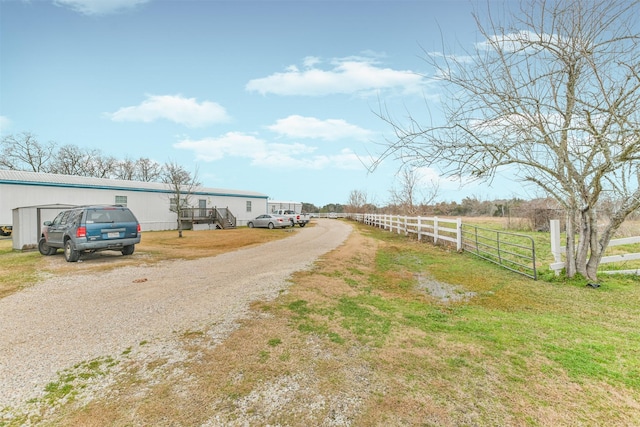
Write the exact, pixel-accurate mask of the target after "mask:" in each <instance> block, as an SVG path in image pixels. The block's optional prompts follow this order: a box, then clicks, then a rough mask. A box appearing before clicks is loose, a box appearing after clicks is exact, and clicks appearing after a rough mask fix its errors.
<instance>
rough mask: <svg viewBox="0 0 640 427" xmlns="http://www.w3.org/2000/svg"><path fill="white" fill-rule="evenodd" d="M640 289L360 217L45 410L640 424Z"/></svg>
mask: <svg viewBox="0 0 640 427" xmlns="http://www.w3.org/2000/svg"><path fill="white" fill-rule="evenodd" d="M416 270H419V272H420V273H421V274H425V275H429V276H430V277H433V278H434V279H437V280H441V281H446V282H449V283H452V284H457V285H461V286H463V287H464V288H465V289H467V290H470V291H473V292H476V293H477V294H478V296H477V297H476V298H474V299H473V300H471V301H469V302H465V303H459V304H443V303H442V302H441V301H439V300H437V299H435V298H432V297H430V296H429V295H427V294H425V293H423V292H418V291H416V289H415V288H414V287H412V286H411V285H412V277H413V275H414V274H415V272H416ZM639 296H640V292H639V291H638V286H637V284H635V285H633V284H631V285H629V284H620V283H616V282H609V283H608V284H606V283H605V286H603V289H600V290H598V291H592V290H588V289H585V288H583V287H576V286H568V285H565V286H561V285H557V284H549V283H540V282H533V281H531V280H528V279H524V278H520V277H518V276H515V275H513V274H510V273H507V272H503V271H500V270H497V269H496V268H495V267H494V266H493V265H490V264H486V263H482V262H480V261H478V260H476V259H474V258H470V257H467V256H464V255H457V254H452V253H447V252H446V250H444V249H442V248H434V247H432V246H431V245H425V244H418V243H416V242H411V241H407V240H405V239H402V238H401V237H398V236H393V235H391V234H390V233H386V234H383V233H382V232H378V231H374V230H372V229H369V228H366V227H360V226H359V227H358V228H357V232H355V233H353V234H352V236H351V237H350V238H349V239H348V240H347V242H346V243H345V244H344V245H343V246H341V247H340V248H338V249H336V250H335V251H333V252H331V253H330V254H327V255H325V256H324V257H322V258H321V259H320V260H319V261H318V262H317V263H316V264H315V268H314V269H313V270H311V271H305V272H299V273H297V274H296V275H295V276H294V277H293V279H292V286H291V287H290V289H289V291H288V292H287V293H285V294H283V295H281V296H280V297H279V298H278V299H277V300H275V301H272V302H260V303H256V304H255V305H254V306H253V313H254V315H253V317H252V318H251V319H247V320H246V321H244V322H243V323H242V325H241V327H240V328H238V329H237V330H236V331H235V332H233V333H232V334H231V336H230V337H228V338H227V339H226V340H224V342H222V343H220V344H217V343H216V341H215V340H214V339H213V338H212V337H210V336H209V335H208V334H207V331H189V332H187V333H185V334H184V335H183V336H182V346H183V348H184V350H185V351H187V352H188V354H189V357H188V358H187V360H186V361H185V362H180V363H169V362H168V361H167V360H165V359H159V360H157V361H155V362H154V363H151V364H147V365H146V366H143V365H140V364H139V363H134V362H131V363H130V365H128V366H126V369H124V370H123V372H122V374H121V375H120V376H119V377H118V378H117V381H116V382H115V383H114V384H113V385H112V386H109V387H107V389H106V390H105V394H104V395H103V396H102V397H101V398H99V399H97V400H94V401H92V402H90V403H88V404H87V405H79V406H76V405H74V404H73V403H72V404H68V405H67V406H65V407H64V408H62V410H61V412H58V414H59V416H56V417H55V418H54V419H53V420H52V421H51V422H50V424H51V425H65V426H92V425H93V426H104V425H110V426H125V425H127V426H129V425H131V426H141V425H161V426H168V425H181V426H187V425H207V426H235V425H237V426H242V425H283V426H284V425H289V426H311V425H313V426H316V425H317V426H320V425H324V426H337V425H358V426H407V425H433V426H436V425H437V426H459V425H478V426H480V425H512V426H537V425H542V426H552V425H553V426H582V425H584V426H587V425H639V424H640V359H639V358H638V357H639V356H638V355H637V348H638V345H640V341H639V339H640V337H639V336H638V333H637V324H638V322H639V321H640V312H639V311H638V309H637V305H636V304H631V303H629V301H637V300H638V297H639Z"/></svg>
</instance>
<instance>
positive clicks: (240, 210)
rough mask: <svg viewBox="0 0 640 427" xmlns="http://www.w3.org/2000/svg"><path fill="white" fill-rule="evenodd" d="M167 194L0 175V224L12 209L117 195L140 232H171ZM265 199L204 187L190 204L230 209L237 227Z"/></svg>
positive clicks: (104, 183) (158, 187) (107, 200)
mask: <svg viewBox="0 0 640 427" xmlns="http://www.w3.org/2000/svg"><path fill="white" fill-rule="evenodd" d="M171 195H172V193H171V191H169V190H168V189H167V187H166V186H165V185H164V184H162V183H145V182H135V181H120V180H111V179H100V178H84V177H76V176H65V175H54V174H40V173H34V172H22V171H6V170H0V224H12V222H13V218H12V210H13V209H16V208H20V207H27V206H40V205H54V204H64V205H76V206H79V205H89V204H109V205H111V204H115V199H116V196H126V197H127V206H128V207H129V208H130V209H131V210H132V211H133V213H134V214H135V215H136V217H137V218H138V221H140V224H141V227H142V230H143V231H150V230H168V229H175V228H176V226H177V222H176V214H175V213H174V212H171V211H170V210H169V199H170V197H171ZM267 198H268V197H267V195H265V194H261V193H255V192H248V191H236V190H224V189H215V188H204V187H203V188H198V189H197V191H196V194H193V195H192V196H191V204H192V206H193V207H198V200H200V199H206V201H207V208H212V207H220V208H229V210H230V211H231V213H232V214H233V215H234V216H235V217H236V219H237V225H245V224H246V223H247V221H248V220H249V219H252V218H255V217H256V216H258V215H261V214H263V213H266V212H267ZM247 201H251V205H252V209H251V212H247V211H246V206H247Z"/></svg>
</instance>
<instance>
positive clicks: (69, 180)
mask: <svg viewBox="0 0 640 427" xmlns="http://www.w3.org/2000/svg"><path fill="white" fill-rule="evenodd" d="M0 184H14V185H15V184H21V185H36V186H47V187H77V188H96V189H103V190H107V189H109V190H129V191H143V192H152V193H172V192H173V191H172V190H171V189H170V188H169V186H168V185H167V184H164V183H162V182H141V181H127V180H121V179H108V178H93V177H85V176H73V175H59V174H53V173H43V172H27V171H16V170H1V169H0ZM191 193H192V194H195V195H208V196H229V197H255V198H261V199H266V198H268V196H267V195H266V194H263V193H258V192H254V191H242V190H228V189H222V188H208V187H197V188H195V189H194V191H192V192H191Z"/></svg>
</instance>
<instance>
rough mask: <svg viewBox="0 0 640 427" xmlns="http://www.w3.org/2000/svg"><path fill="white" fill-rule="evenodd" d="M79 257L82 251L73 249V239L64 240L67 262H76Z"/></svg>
mask: <svg viewBox="0 0 640 427" xmlns="http://www.w3.org/2000/svg"><path fill="white" fill-rule="evenodd" d="M78 258H80V252H78V251H76V250H75V249H73V245H72V244H71V239H69V240H67V241H66V242H64V259H66V260H67V262H76V261H78Z"/></svg>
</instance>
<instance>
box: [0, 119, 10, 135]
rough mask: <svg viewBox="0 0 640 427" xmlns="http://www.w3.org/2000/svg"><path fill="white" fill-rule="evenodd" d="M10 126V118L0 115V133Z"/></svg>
mask: <svg viewBox="0 0 640 427" xmlns="http://www.w3.org/2000/svg"><path fill="white" fill-rule="evenodd" d="M10 126H11V120H9V118H8V117H5V116H0V133H4V132H5V131H6V130H7V129H9V127H10Z"/></svg>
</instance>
